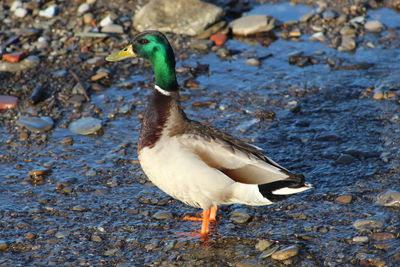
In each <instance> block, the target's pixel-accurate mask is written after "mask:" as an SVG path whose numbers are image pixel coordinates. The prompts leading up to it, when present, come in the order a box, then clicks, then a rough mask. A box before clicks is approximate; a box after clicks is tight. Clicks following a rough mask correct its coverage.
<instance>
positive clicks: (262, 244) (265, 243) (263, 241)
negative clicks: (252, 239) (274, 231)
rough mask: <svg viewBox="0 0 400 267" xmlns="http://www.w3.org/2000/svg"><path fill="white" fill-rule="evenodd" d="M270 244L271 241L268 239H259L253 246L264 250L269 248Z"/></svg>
mask: <svg viewBox="0 0 400 267" xmlns="http://www.w3.org/2000/svg"><path fill="white" fill-rule="evenodd" d="M272 244H273V243H272V242H271V241H269V240H266V239H261V240H258V242H257V244H256V246H255V248H256V249H257V250H259V251H264V250H266V249H267V248H269V247H270V246H271V245H272Z"/></svg>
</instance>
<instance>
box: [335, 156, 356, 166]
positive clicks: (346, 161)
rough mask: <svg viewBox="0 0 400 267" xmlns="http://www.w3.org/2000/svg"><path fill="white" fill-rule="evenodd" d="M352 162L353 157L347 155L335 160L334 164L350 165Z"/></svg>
mask: <svg viewBox="0 0 400 267" xmlns="http://www.w3.org/2000/svg"><path fill="white" fill-rule="evenodd" d="M353 161H354V157H352V156H351V155H348V154H341V155H340V156H339V157H338V158H337V159H336V163H339V164H344V165H347V164H351V163H353Z"/></svg>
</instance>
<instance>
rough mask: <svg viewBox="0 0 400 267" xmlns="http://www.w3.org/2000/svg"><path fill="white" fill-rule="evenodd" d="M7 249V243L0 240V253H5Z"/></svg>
mask: <svg viewBox="0 0 400 267" xmlns="http://www.w3.org/2000/svg"><path fill="white" fill-rule="evenodd" d="M7 249H8V243H7V241H4V240H0V251H6V250H7Z"/></svg>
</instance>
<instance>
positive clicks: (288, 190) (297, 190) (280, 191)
mask: <svg viewBox="0 0 400 267" xmlns="http://www.w3.org/2000/svg"><path fill="white" fill-rule="evenodd" d="M310 188H312V185H310V184H306V185H305V186H303V187H299V188H289V187H284V188H281V189H278V190H275V191H272V194H274V195H292V194H297V193H300V192H303V191H306V190H308V189H310Z"/></svg>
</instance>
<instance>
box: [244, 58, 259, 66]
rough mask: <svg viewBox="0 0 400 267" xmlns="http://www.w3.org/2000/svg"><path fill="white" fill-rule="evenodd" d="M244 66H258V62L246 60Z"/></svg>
mask: <svg viewBox="0 0 400 267" xmlns="http://www.w3.org/2000/svg"><path fill="white" fill-rule="evenodd" d="M246 64H247V65H249V66H260V64H261V63H260V60H258V59H257V58H249V59H247V60H246Z"/></svg>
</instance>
